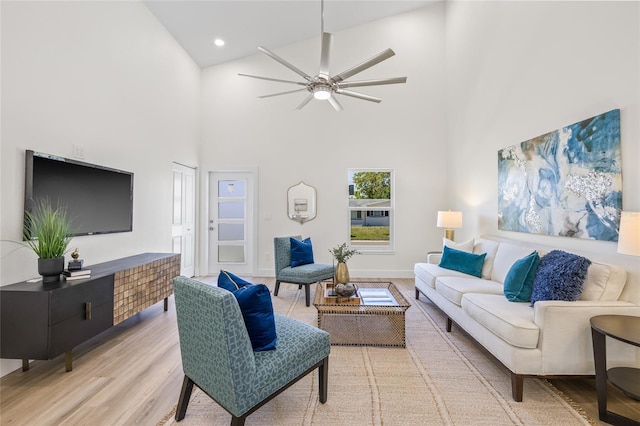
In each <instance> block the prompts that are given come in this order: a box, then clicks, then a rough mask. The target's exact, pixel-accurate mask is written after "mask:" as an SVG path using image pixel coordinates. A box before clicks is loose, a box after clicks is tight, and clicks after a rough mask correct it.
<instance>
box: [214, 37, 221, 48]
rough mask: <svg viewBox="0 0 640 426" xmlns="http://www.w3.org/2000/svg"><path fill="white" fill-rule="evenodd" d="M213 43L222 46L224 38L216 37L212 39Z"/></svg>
mask: <svg viewBox="0 0 640 426" xmlns="http://www.w3.org/2000/svg"><path fill="white" fill-rule="evenodd" d="M213 44H215V45H216V46H218V47H221V46H224V40H222V39H221V38H217V39H215V40H213Z"/></svg>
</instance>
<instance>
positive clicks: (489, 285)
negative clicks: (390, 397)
mask: <svg viewBox="0 0 640 426" xmlns="http://www.w3.org/2000/svg"><path fill="white" fill-rule="evenodd" d="M467 243H469V242H467ZM471 245H472V247H473V253H477V254H481V253H487V255H486V257H485V260H484V263H483V268H482V278H477V277H474V276H471V275H467V274H464V273H460V272H457V271H453V270H450V269H444V268H441V267H439V266H438V263H439V261H440V255H439V254H430V255H429V256H428V261H427V263H417V264H415V267H414V273H415V291H416V294H415V296H416V299H418V298H419V297H420V294H423V295H425V296H426V297H428V298H429V299H430V300H431V301H432V302H433V303H434V304H435V305H437V306H438V307H439V308H440V309H441V310H442V311H443V312H444V313H445V314H446V315H447V325H446V329H447V331H451V323H452V321H453V322H455V323H456V324H457V325H458V326H459V327H461V328H462V329H464V330H465V331H466V332H467V333H468V334H469V335H471V336H472V337H473V338H474V339H475V340H477V341H478V342H479V343H480V344H481V345H482V346H484V347H485V348H486V349H487V350H488V351H489V352H490V353H492V354H493V355H494V356H495V357H496V358H497V359H498V360H499V361H500V362H502V363H503V364H504V365H505V366H506V367H507V368H508V369H509V370H510V371H511V387H512V395H513V398H514V399H515V400H516V401H522V393H523V380H524V378H526V377H539V378H542V377H546V378H551V377H566V376H585V375H586V376H593V374H594V364H593V349H592V342H591V327H590V323H589V319H590V318H591V317H593V316H596V315H609V314H618V315H633V316H640V303H639V302H638V297H640V296H639V295H640V284H639V283H631V282H628V283H627V279H626V277H627V274H626V271H625V270H624V269H622V268H619V267H616V266H612V265H607V264H603V263H598V262H595V261H593V260H592V259H590V260H592V263H591V265H590V266H589V269H588V271H587V278H586V280H585V283H584V289H583V292H582V295H581V297H580V299H579V300H577V301H571V302H569V301H538V302H536V303H535V305H534V307H531V306H530V303H528V302H526V303H517V302H510V301H508V300H507V299H506V297H505V296H504V294H503V283H504V281H505V277H506V275H507V273H508V272H509V269H510V268H511V265H512V264H513V263H514V262H515V261H516V260H518V259H520V258H523V257H525V256H526V255H528V254H530V253H531V252H532V251H533V250H537V251H538V253H539V255H540V256H543V255H544V254H545V253H546V252H548V251H549V250H550V249H549V248H548V247H547V248H543V249H540V248H538V247H534V246H531V245H528V244H525V243H520V242H516V241H510V240H508V241H505V240H501V239H498V238H495V239H494V238H492V237H483V238H477V239H475V240H473V242H472V243H470V246H471ZM454 248H456V247H454ZM461 248H463V247H458V249H461ZM467 248H469V247H467ZM463 249H464V248H463ZM467 251H471V250H467ZM585 257H587V258H588V256H585ZM607 358H608V365H609V366H611V365H627V366H638V365H640V351H638V350H637V349H636V348H634V347H632V346H630V345H625V344H623V343H620V342H615V341H614V342H608V344H607Z"/></svg>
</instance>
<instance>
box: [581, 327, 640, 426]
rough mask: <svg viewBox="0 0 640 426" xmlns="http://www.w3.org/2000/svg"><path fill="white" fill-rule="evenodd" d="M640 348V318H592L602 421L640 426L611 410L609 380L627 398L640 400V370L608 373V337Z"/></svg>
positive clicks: (611, 371) (615, 368)
mask: <svg viewBox="0 0 640 426" xmlns="http://www.w3.org/2000/svg"><path fill="white" fill-rule="evenodd" d="M607 336H609V337H611V338H612V339H616V340H619V341H621V342H625V343H628V344H630V345H634V346H638V347H640V317H634V316H627V315H599V316H596V317H593V318H591V337H592V339H593V359H594V364H595V371H596V390H597V392H598V415H599V417H600V420H602V421H603V422H607V423H610V424H613V425H634V426H639V425H640V421H637V420H633V419H629V418H627V417H624V416H621V415H620V414H616V413H613V412H611V411H608V410H607V378H608V379H609V381H610V382H611V383H612V384H613V385H614V386H615V387H617V388H618V389H620V390H622V392H624V393H625V395H627V396H629V397H631V398H633V399H637V400H640V369H638V368H631V367H614V368H610V369H609V370H607V344H606V337H607Z"/></svg>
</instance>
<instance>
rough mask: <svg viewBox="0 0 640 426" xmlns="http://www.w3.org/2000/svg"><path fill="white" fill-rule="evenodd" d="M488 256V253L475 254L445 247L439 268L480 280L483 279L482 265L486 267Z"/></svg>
mask: <svg viewBox="0 0 640 426" xmlns="http://www.w3.org/2000/svg"><path fill="white" fill-rule="evenodd" d="M486 256H487V253H482V254H473V253H469V252H466V251H462V250H456V249H452V248H451V247H447V246H444V247H443V248H442V258H441V259H440V263H439V264H438V266H439V267H441V268H446V269H451V270H454V271H458V272H462V273H465V274H469V275H473V276H474V277H478V278H480V277H482V265H484V258H485V257H486Z"/></svg>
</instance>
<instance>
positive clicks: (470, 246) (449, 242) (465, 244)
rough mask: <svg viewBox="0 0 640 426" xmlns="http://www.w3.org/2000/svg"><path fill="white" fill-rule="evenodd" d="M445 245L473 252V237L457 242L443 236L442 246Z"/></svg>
mask: <svg viewBox="0 0 640 426" xmlns="http://www.w3.org/2000/svg"><path fill="white" fill-rule="evenodd" d="M445 246H447V247H449V248H452V249H456V250H461V251H466V252H469V253H473V238H472V239H470V240H469V241H464V242H462V243H456V242H455V241H453V240H450V239H448V238H443V239H442V248H444V247H445Z"/></svg>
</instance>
